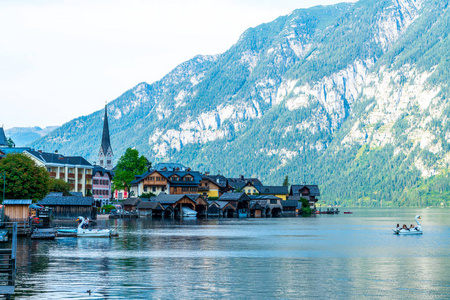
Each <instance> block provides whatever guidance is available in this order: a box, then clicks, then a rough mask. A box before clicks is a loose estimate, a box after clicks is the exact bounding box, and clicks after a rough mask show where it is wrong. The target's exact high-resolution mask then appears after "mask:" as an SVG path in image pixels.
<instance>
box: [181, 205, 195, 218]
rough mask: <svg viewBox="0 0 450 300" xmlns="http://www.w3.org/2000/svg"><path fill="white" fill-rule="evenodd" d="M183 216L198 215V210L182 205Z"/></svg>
mask: <svg viewBox="0 0 450 300" xmlns="http://www.w3.org/2000/svg"><path fill="white" fill-rule="evenodd" d="M181 210H182V216H183V217H196V216H197V212H196V211H195V210H193V209H190V208H189V207H182V208H181Z"/></svg>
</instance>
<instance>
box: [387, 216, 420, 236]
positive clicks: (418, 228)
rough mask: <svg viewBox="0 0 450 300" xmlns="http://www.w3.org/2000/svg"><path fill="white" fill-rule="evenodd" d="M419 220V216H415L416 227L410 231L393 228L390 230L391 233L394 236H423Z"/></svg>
mask: <svg viewBox="0 0 450 300" xmlns="http://www.w3.org/2000/svg"><path fill="white" fill-rule="evenodd" d="M420 219H421V218H420V216H419V215H417V216H416V217H415V220H416V223H417V226H416V227H414V228H411V229H403V228H394V229H392V231H394V234H399V235H400V234H401V235H413V234H423V231H422V226H421V225H420V222H419V220H420Z"/></svg>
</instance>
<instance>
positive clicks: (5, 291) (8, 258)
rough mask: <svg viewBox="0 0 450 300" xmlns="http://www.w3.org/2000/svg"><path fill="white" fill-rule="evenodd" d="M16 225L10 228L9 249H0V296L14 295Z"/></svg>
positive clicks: (8, 296)
mask: <svg viewBox="0 0 450 300" xmlns="http://www.w3.org/2000/svg"><path fill="white" fill-rule="evenodd" d="M16 252H17V223H14V224H13V226H12V244H11V249H0V295H5V296H6V298H7V299H9V298H10V296H11V295H12V294H14V290H15V281H16Z"/></svg>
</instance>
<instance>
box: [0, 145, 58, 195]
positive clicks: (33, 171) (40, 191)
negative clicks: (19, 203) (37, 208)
mask: <svg viewBox="0 0 450 300" xmlns="http://www.w3.org/2000/svg"><path fill="white" fill-rule="evenodd" d="M0 174H2V175H3V174H4V175H5V177H6V196H5V198H6V199H32V200H33V201H37V200H41V199H42V198H44V197H45V196H46V195H47V194H48V191H49V184H50V177H49V175H48V172H47V171H46V170H45V168H43V167H38V166H36V164H35V163H34V162H33V161H32V160H31V159H30V158H29V157H27V156H25V155H24V154H8V155H7V156H6V157H5V158H3V159H2V160H0ZM0 187H1V189H2V190H3V177H0Z"/></svg>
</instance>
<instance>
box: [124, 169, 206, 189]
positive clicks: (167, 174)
mask: <svg viewBox="0 0 450 300" xmlns="http://www.w3.org/2000/svg"><path fill="white" fill-rule="evenodd" d="M154 172H158V174H160V175H161V176H163V177H165V178H166V179H167V180H168V181H169V184H170V185H171V186H198V184H199V183H200V181H201V180H202V174H200V172H197V171H158V170H155V169H150V170H148V171H147V172H145V173H144V174H141V175H136V176H134V180H133V181H131V182H130V184H137V183H139V182H141V181H142V180H144V179H145V178H147V177H148V176H149V175H150V174H152V173H154ZM174 175H176V176H177V177H178V178H180V179H181V178H185V177H186V176H187V175H190V176H191V177H192V178H193V179H192V181H183V180H172V179H171V178H172V176H174Z"/></svg>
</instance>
